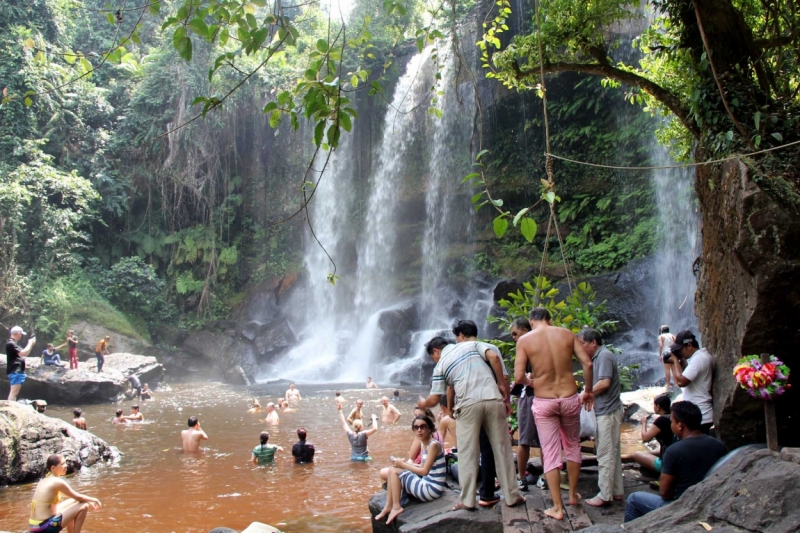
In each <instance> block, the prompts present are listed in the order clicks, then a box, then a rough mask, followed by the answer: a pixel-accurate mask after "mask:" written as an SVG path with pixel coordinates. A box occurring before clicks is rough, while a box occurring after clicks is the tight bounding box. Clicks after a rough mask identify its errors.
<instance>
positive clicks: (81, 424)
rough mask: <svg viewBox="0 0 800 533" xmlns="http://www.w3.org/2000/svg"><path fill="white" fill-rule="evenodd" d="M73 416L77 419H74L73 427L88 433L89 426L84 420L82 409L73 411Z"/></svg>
mask: <svg viewBox="0 0 800 533" xmlns="http://www.w3.org/2000/svg"><path fill="white" fill-rule="evenodd" d="M72 414H73V415H75V418H73V419H72V425H74V426H75V427H76V428H78V429H82V430H84V431H87V430H88V429H89V426H88V425H87V424H86V419H85V418H83V411H81V410H80V409H75V410H73V411H72Z"/></svg>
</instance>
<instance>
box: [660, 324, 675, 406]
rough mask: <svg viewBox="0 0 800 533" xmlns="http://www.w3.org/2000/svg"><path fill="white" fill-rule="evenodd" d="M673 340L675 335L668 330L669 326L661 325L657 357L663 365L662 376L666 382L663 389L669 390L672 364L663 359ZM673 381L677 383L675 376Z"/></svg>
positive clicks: (665, 357)
mask: <svg viewBox="0 0 800 533" xmlns="http://www.w3.org/2000/svg"><path fill="white" fill-rule="evenodd" d="M674 342H675V335H673V334H672V333H670V332H669V326H661V327H660V328H659V330H658V358H659V360H661V364H663V365H664V378H665V379H666V383H665V384H664V390H665V391H666V392H669V387H670V376H671V375H672V365H671V364H669V363H665V362H664V361H666V360H667V356H668V355H669V347H670V346H672V343H674ZM672 381H673V383H675V385H677V384H678V383H677V382H675V378H674V377H673V378H672Z"/></svg>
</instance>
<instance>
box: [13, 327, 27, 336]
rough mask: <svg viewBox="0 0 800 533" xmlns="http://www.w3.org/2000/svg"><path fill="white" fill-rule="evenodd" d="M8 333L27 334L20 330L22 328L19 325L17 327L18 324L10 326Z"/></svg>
mask: <svg viewBox="0 0 800 533" xmlns="http://www.w3.org/2000/svg"><path fill="white" fill-rule="evenodd" d="M10 333H11V334H12V335H16V334H17V333H19V334H20V335H27V333H25V332H24V331H23V330H22V328H21V327H19V326H14V327H13V328H11V331H10Z"/></svg>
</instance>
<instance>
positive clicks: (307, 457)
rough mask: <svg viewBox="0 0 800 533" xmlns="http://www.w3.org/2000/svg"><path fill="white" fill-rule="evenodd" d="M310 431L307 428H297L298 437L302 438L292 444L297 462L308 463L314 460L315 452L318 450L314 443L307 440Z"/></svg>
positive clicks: (293, 454)
mask: <svg viewBox="0 0 800 533" xmlns="http://www.w3.org/2000/svg"><path fill="white" fill-rule="evenodd" d="M307 437H308V433H306V428H298V429H297V438H298V439H300V440H299V441H298V442H295V443H294V446H292V456H293V457H294V462H295V464H298V465H300V464H306V463H313V462H314V453H315V452H316V451H317V450H316V448H314V445H313V444H311V443H310V442H307V441H306V438H307Z"/></svg>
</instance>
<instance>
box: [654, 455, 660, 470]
mask: <svg viewBox="0 0 800 533" xmlns="http://www.w3.org/2000/svg"><path fill="white" fill-rule="evenodd" d="M653 468H655V469H656V472H658V473H659V474H660V473H661V457H656V460H655V462H653Z"/></svg>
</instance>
